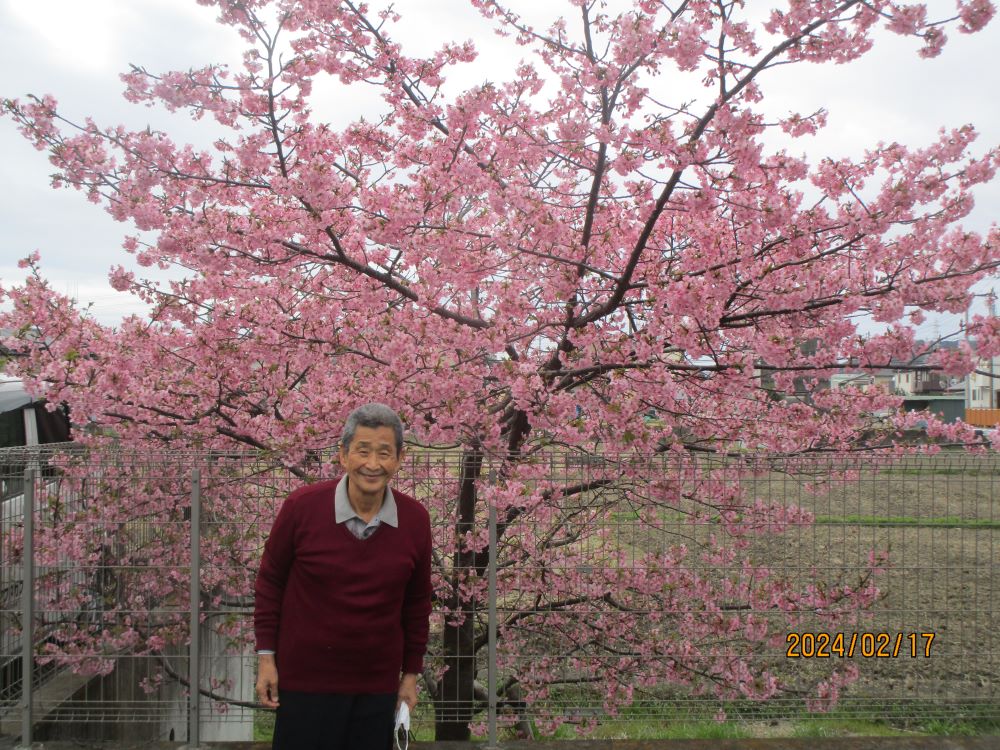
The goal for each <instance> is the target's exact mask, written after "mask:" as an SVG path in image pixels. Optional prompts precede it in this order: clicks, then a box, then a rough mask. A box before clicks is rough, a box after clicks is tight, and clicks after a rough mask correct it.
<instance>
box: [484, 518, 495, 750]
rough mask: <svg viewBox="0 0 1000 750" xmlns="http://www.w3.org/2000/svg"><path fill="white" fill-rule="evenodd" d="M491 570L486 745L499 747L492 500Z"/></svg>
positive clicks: (489, 580)
mask: <svg viewBox="0 0 1000 750" xmlns="http://www.w3.org/2000/svg"><path fill="white" fill-rule="evenodd" d="M489 505H490V520H489V524H490V559H489V564H490V572H489V579H488V586H489V600H490V602H489V612H488V624H487V637H488V639H489V660H490V663H489V668H488V669H487V672H486V674H487V691H488V692H489V705H488V708H487V717H488V718H487V735H486V747H488V748H495V747H497V509H496V506H495V505H494V504H493V501H492V499H491V500H490V503H489Z"/></svg>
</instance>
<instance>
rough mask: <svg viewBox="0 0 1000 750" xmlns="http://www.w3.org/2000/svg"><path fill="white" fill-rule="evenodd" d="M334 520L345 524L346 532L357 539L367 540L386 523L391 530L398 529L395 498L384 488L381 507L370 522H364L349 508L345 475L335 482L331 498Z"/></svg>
mask: <svg viewBox="0 0 1000 750" xmlns="http://www.w3.org/2000/svg"><path fill="white" fill-rule="evenodd" d="M333 511H334V520H336V522H337V523H346V524H347V530H348V531H350V532H351V533H352V534H354V536H356V537H357V538H358V539H367V538H368V537H370V536H371V535H372V534H374V533H375V530H376V529H378V527H379V526H380V525H382V524H383V523H387V524H389V525H390V526H392V527H393V528H398V527H399V514H398V513H397V511H396V498H395V497H393V495H392V490H391V489H389V487H388V486H386V488H385V496H384V497H383V498H382V507H381V508H379V509H378V513H376V514H375V516H374V517H373V518H372V520H371V521H368V522H367V523H365V521H364V520H363V519H362V518H361V517H360V516H359V515H358V514H357V513H355V512H354V508H353V507H351V499H350V498H349V497H348V495H347V475H346V474H345V475H344V476H343V477H342V478H341V480H340V481H339V482H337V490H336V492H334V498H333Z"/></svg>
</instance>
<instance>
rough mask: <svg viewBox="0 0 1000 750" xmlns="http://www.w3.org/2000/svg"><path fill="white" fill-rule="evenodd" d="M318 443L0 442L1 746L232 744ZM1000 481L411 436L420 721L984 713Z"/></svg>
mask: <svg viewBox="0 0 1000 750" xmlns="http://www.w3.org/2000/svg"><path fill="white" fill-rule="evenodd" d="M332 458H333V456H332V455H329V454H325V453H316V454H314V455H311V456H309V457H308V460H307V461H303V462H302V463H301V464H299V465H298V467H297V468H296V470H294V471H293V470H291V469H289V468H288V467H286V466H284V465H283V464H282V463H281V461H280V460H278V459H276V458H275V457H274V456H268V455H264V454H258V453H240V452H220V451H203V452H195V451H188V452H175V453H168V452H160V453H157V454H151V453H148V452H140V451H132V450H127V449H121V448H119V449H116V450H110V449H108V450H102V451H96V450H91V451H88V450H85V449H83V448H81V447H79V446H55V447H41V448H34V449H10V450H4V451H2V452H0V493H2V495H0V500H2V512H0V733H2V734H7V735H17V736H21V737H22V738H25V737H29V738H30V737H32V736H34V738H35V739H49V740H56V739H63V738H75V739H114V738H118V737H128V738H131V739H135V738H136V737H137V736H140V735H141V736H145V737H149V738H150V739H154V738H162V739H166V738H173V739H177V740H187V741H189V742H191V743H192V744H197V742H198V741H199V740H206V741H208V740H212V741H219V740H227V739H231V740H245V739H250V738H251V737H252V736H253V729H254V725H255V722H257V723H259V722H260V721H261V717H262V716H263V715H264V712H262V711H260V710H259V709H257V708H256V707H255V704H254V700H255V698H254V694H253V684H254V678H255V674H254V672H255V661H256V658H255V656H254V654H253V643H252V623H251V619H252V617H251V615H252V592H253V585H252V584H253V577H254V574H255V572H256V566H257V563H258V561H259V557H260V552H261V549H262V545H263V541H264V539H265V538H266V535H267V532H268V529H269V528H270V524H271V522H272V520H273V518H274V516H275V514H276V512H277V509H278V507H279V506H280V503H281V500H282V499H283V498H284V496H285V495H286V494H287V493H288V492H289V491H290V489H291V488H293V487H294V486H296V485H298V484H300V483H302V482H303V481H306V480H307V479H312V478H321V477H328V476H331V475H334V474H335V472H336V467H335V461H333V460H332ZM998 477H1000V459H998V457H997V456H996V455H994V454H986V453H980V454H972V453H943V454H938V455H907V456H899V455H891V456H887V455H878V454H870V453H868V454H857V455H849V456H844V455H840V456H828V457H815V456H814V457H808V458H803V457H797V458H790V457H776V456H744V457H739V458H733V457H730V458H725V459H723V458H706V457H692V456H678V455H672V454H671V455H657V456H636V455H621V456H612V455H604V454H585V453H579V452H572V451H568V450H548V451H545V452H540V453H538V454H535V455H533V456H528V457H522V458H521V459H520V460H519V462H518V463H517V464H512V463H510V462H507V461H504V460H503V459H502V458H497V457H490V456H482V455H478V454H471V453H468V452H466V453H462V452H458V451H443V450H441V451H439V450H430V449H413V450H411V451H410V452H409V453H408V457H407V460H406V462H405V465H404V467H403V469H402V470H401V473H400V475H399V476H398V477H397V479H396V480H395V482H394V486H395V487H397V488H398V489H400V490H401V491H403V492H407V493H408V494H411V495H413V496H415V497H417V498H418V499H420V500H421V501H422V502H424V503H425V504H426V506H427V507H428V509H429V510H430V512H431V515H432V519H433V524H434V531H435V570H434V580H435V588H436V598H435V609H434V612H433V614H432V642H431V649H430V652H429V654H428V657H427V668H426V670H425V673H424V675H423V678H424V679H423V688H422V689H423V694H424V697H423V699H422V702H421V704H420V706H419V707H418V712H417V714H416V715H415V717H414V718H415V725H416V726H417V727H418V728H419V729H420V730H421V731H425V732H428V733H429V732H430V731H431V728H432V727H433V728H436V729H437V730H438V731H439V732H441V731H448V730H449V729H451V730H454V728H455V727H456V726H458V725H465V724H471V725H472V726H473V729H474V731H476V732H477V733H482V734H485V735H488V736H489V737H491V738H495V737H496V736H497V734H498V733H507V734H510V735H512V736H513V735H517V736H533V735H535V734H536V733H539V732H557V731H558V732H563V733H565V732H567V731H570V730H580V731H588V730H593V729H594V728H595V727H600V728H603V729H604V730H606V731H617V732H620V733H621V734H623V735H628V734H629V733H631V732H636V733H643V732H648V731H649V725H654V724H661V723H663V722H678V721H683V720H686V719H689V718H702V717H708V718H711V717H715V716H718V715H720V712H724V713H725V714H726V715H728V716H729V717H731V718H739V719H744V720H747V721H758V720H760V721H774V720H785V719H792V718H795V717H798V716H801V715H802V714H803V712H806V711H813V712H815V711H823V710H827V711H828V710H830V709H831V708H832V709H833V713H832V714H818V715H831V716H836V717H837V718H840V719H843V718H845V717H847V718H854V719H891V720H894V721H898V722H901V723H906V722H918V721H927V720H928V719H933V718H937V719H940V720H942V721H949V720H959V719H961V720H964V719H968V718H970V717H971V718H974V719H985V720H990V721H1000V709H998V706H1000V689H998V685H1000V634H998V629H997V628H996V622H997V621H998V619H1000V611H998V610H1000V606H998V602H1000V583H998V578H997V572H998V567H1000V545H998V541H997V540H998V533H1000V513H998V511H997V508H998V500H1000V493H998V488H1000V480H998ZM28 508H32V509H33V512H32V513H28V514H26V513H25V510H26V509H28ZM26 644H30V647H28V648H26V647H25V646H26ZM192 665H194V666H195V667H196V668H192ZM26 675H30V679H26V678H25V676H26ZM193 677H194V679H192V678H193ZM192 684H194V685H195V686H196V687H197V690H194V691H192V690H190V687H191V685H192ZM834 704H836V707H835V708H834ZM609 727H610V728H612V729H608V728H609Z"/></svg>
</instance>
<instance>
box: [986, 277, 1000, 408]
mask: <svg viewBox="0 0 1000 750" xmlns="http://www.w3.org/2000/svg"><path fill="white" fill-rule="evenodd" d="M986 299H987V301H988V303H989V310H990V317H991V318H995V317H996V316H997V295H996V292H995V291H993V289H990V293H989V294H988V295H987V296H986ZM994 362H996V357H990V388H989V392H990V396H991V398H990V408H991V409H997V408H1000V391H998V390H997V388H996V385H995V384H996V380H995V379H994V376H995V373H994V372H993V364H994Z"/></svg>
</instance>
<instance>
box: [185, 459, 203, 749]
mask: <svg viewBox="0 0 1000 750" xmlns="http://www.w3.org/2000/svg"><path fill="white" fill-rule="evenodd" d="M200 531H201V471H200V470H199V469H193V470H192V471H191V645H190V648H189V651H188V664H189V666H188V747H201V736H200V732H199V721H198V719H199V716H200V713H199V712H200V708H201V695H200V694H199V693H198V686H199V685H200V684H201V683H200V680H199V677H200V673H201V670H200V669H199V664H200V661H199V660H200V658H201V654H200V653H199V652H200V651H201V649H200V646H201V638H200V631H201V624H200V623H199V621H198V615H199V610H200V609H201V607H200V598H201V583H200V581H201V538H200V536H201V535H200Z"/></svg>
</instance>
